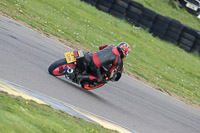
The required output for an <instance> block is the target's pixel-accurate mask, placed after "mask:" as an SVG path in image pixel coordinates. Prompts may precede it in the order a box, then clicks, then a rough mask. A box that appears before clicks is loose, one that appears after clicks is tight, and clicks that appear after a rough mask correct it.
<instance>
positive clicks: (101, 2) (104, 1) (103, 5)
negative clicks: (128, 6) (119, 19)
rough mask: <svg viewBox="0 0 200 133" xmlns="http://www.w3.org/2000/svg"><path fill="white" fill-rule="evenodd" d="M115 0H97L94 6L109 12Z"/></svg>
mask: <svg viewBox="0 0 200 133" xmlns="http://www.w3.org/2000/svg"><path fill="white" fill-rule="evenodd" d="M114 1H115V0H98V2H97V5H96V8H97V9H99V10H102V11H104V12H109V11H110V8H111V6H112V4H113V2H114Z"/></svg>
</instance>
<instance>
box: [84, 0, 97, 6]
mask: <svg viewBox="0 0 200 133" xmlns="http://www.w3.org/2000/svg"><path fill="white" fill-rule="evenodd" d="M81 1H85V2H87V3H89V4H90V5H92V6H96V4H97V1H98V0H81Z"/></svg>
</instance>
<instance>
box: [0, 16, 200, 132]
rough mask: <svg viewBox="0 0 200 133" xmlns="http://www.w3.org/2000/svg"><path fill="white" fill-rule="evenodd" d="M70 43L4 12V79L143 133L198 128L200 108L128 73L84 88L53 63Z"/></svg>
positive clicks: (0, 48)
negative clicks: (55, 71)
mask: <svg viewBox="0 0 200 133" xmlns="http://www.w3.org/2000/svg"><path fill="white" fill-rule="evenodd" d="M69 50H70V48H69V47H67V46H65V45H63V44H60V43H59V42H56V41H55V40H52V39H50V38H48V37H46V36H45V35H41V34H39V33H37V32H35V31H33V30H31V29H29V28H27V27H25V26H23V25H21V24H19V23H17V22H15V21H13V20H11V19H8V18H6V17H3V16H0V78H1V79H4V80H7V81H10V82H13V83H16V84H18V85H21V86H24V87H26V88H29V89H31V90H33V91H36V92H39V93H42V94H44V95H47V96H49V97H52V98H55V99H58V100H60V101H63V102H65V103H69V104H70V105H73V106H75V107H78V108H81V109H83V110H87V111H88V112H91V113H93V114H96V115H98V116H101V117H103V118H105V119H108V120H110V121H113V122H116V123H118V124H120V125H123V126H124V127H127V128H129V129H132V130H135V131H138V132H140V133H155V132H156V133H199V132H200V126H199V124H200V111H199V110H197V109H195V108H193V107H190V106H189V105H186V104H185V103H183V102H181V101H178V100H176V99H175V98H173V97H170V96H168V95H166V94H163V93H162V92H160V91H158V90H156V89H154V88H151V87H149V86H147V85H145V84H143V83H141V82H140V81H137V80H135V79H133V78H131V77H129V76H127V75H125V74H124V75H123V76H122V78H121V79H120V81H119V82H113V83H111V82H109V83H108V84H106V85H105V86H103V87H101V88H99V89H96V90H92V91H85V90H83V89H82V88H81V87H80V86H78V85H75V84H73V83H70V82H68V81H67V80H66V79H65V78H64V77H53V76H51V75H50V74H49V73H48V67H49V65H50V64H51V63H52V62H54V61H56V60H59V59H61V58H64V53H65V52H67V51H69Z"/></svg>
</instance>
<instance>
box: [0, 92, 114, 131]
mask: <svg viewBox="0 0 200 133" xmlns="http://www.w3.org/2000/svg"><path fill="white" fill-rule="evenodd" d="M0 118H1V119H0V132H1V133H23V132H27V133H114V132H117V131H113V130H109V129H105V128H103V127H102V126H100V125H98V124H94V123H90V122H87V121H85V120H83V119H81V118H78V117H74V116H71V115H68V114H67V113H65V112H63V111H59V110H55V109H53V108H51V107H50V106H47V105H41V104H38V103H35V102H33V101H26V100H24V99H22V98H21V97H15V96H11V95H8V94H7V93H4V92H1V91H0Z"/></svg>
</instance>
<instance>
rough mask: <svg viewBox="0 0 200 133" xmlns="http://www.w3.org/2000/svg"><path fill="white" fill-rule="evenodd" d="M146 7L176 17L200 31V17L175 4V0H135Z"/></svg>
mask: <svg viewBox="0 0 200 133" xmlns="http://www.w3.org/2000/svg"><path fill="white" fill-rule="evenodd" d="M135 1H137V2H139V3H141V4H143V5H144V6H145V7H147V8H149V9H151V10H153V11H155V12H157V13H159V14H162V15H164V16H168V17H170V18H173V19H176V20H178V21H180V22H181V23H183V24H185V25H188V26H190V27H192V28H194V29H197V30H199V31H200V19H198V18H197V17H196V16H194V15H192V14H191V13H189V12H188V11H187V10H186V9H185V8H179V7H178V6H176V4H175V2H174V1H175V0H135Z"/></svg>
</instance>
